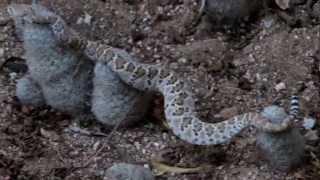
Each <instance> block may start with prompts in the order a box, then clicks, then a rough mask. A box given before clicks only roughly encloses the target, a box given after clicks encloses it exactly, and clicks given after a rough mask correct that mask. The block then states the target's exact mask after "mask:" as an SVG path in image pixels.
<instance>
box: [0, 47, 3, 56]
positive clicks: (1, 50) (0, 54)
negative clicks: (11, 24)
mask: <svg viewBox="0 0 320 180" xmlns="http://www.w3.org/2000/svg"><path fill="white" fill-rule="evenodd" d="M3 56H4V49H3V48H0V58H2V57H3Z"/></svg>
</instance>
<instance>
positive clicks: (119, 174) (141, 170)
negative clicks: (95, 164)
mask: <svg viewBox="0 0 320 180" xmlns="http://www.w3.org/2000/svg"><path fill="white" fill-rule="evenodd" d="M103 179H104V180H142V179H143V180H154V177H153V175H152V172H151V171H150V170H149V169H148V168H145V167H144V166H139V165H133V164H127V163H118V164H114V165H113V166H112V167H110V168H109V169H108V170H107V171H106V173H105V175H104V177H103Z"/></svg>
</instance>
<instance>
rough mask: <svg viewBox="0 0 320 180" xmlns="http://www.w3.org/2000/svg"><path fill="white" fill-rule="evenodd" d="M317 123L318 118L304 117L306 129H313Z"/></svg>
mask: <svg viewBox="0 0 320 180" xmlns="http://www.w3.org/2000/svg"><path fill="white" fill-rule="evenodd" d="M315 125H316V120H315V119H313V118H304V119H303V124H302V126H303V127H304V128H305V129H308V130H310V129H312V128H314V126H315Z"/></svg>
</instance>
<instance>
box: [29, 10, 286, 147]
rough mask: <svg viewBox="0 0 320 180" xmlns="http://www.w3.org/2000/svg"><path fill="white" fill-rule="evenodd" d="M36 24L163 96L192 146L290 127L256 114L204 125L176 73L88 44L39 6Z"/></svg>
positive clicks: (173, 122)
mask: <svg viewBox="0 0 320 180" xmlns="http://www.w3.org/2000/svg"><path fill="white" fill-rule="evenodd" d="M43 12H45V13H43ZM33 21H34V23H41V24H47V25H48V26H50V27H51V29H52V31H53V33H54V34H55V36H56V38H57V39H58V40H59V41H60V42H61V43H62V44H64V45H66V46H69V47H71V48H74V49H75V50H77V51H79V52H82V53H83V54H84V55H85V56H87V57H88V58H89V59H90V60H92V61H94V62H99V63H105V64H106V65H108V66H109V67H110V68H111V70H112V71H113V72H115V73H116V74H117V75H118V76H119V77H120V79H121V80H123V81H124V82H125V83H126V84H128V85H129V86H132V87H134V88H136V89H139V90H141V91H153V92H159V93H161V94H162V95H163V97H164V101H165V107H164V111H165V116H166V120H167V122H168V125H169V127H170V128H171V129H172V131H173V133H174V134H175V135H177V136H178V137H180V138H181V139H183V140H185V141H187V142H189V143H192V144H198V145H210V144H221V143H225V142H228V141H229V140H231V139H232V137H234V136H235V135H236V134H238V133H239V132H241V131H242V130H243V129H244V128H246V127H248V126H251V125H253V126H255V127H257V128H262V129H263V130H266V131H281V130H283V129H286V128H287V127H288V125H289V120H284V121H283V122H282V123H281V124H277V125H275V124H272V123H270V122H269V121H268V120H267V119H266V118H264V117H262V116H261V115H260V113H256V112H249V113H244V114H241V115H238V116H235V117H232V118H230V119H228V120H225V121H223V122H218V123H206V122H203V121H201V120H200V119H199V118H198V116H197V114H196V111H195V101H194V98H193V97H194V95H193V93H192V91H191V86H190V84H189V83H187V82H186V81H184V80H183V79H182V78H180V77H179V76H178V75H177V74H176V73H174V72H172V71H169V70H167V69H166V68H163V67H162V66H161V65H149V64H143V63H140V62H138V61H137V60H136V59H135V58H134V57H132V56H131V55H129V53H127V52H126V51H124V50H121V49H117V48H113V47H111V46H109V45H106V44H100V43H98V42H94V41H90V40H87V39H85V38H83V37H81V36H79V35H78V34H77V33H76V32H75V31H74V30H72V29H70V28H69V27H68V26H67V25H66V23H65V22H64V21H63V20H62V19H61V18H60V17H59V16H57V15H55V14H53V13H50V12H48V11H47V10H46V9H45V8H44V7H42V6H39V5H37V6H36V7H35V8H34V19H33Z"/></svg>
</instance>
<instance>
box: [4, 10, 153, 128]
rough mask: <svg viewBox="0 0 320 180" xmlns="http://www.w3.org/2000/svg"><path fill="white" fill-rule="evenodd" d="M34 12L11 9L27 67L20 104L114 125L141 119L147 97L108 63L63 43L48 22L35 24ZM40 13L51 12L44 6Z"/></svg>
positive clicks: (19, 93) (19, 87) (20, 83)
mask: <svg viewBox="0 0 320 180" xmlns="http://www.w3.org/2000/svg"><path fill="white" fill-rule="evenodd" d="M31 10H32V9H31V5H22V4H20V5H17V4H15V5H10V6H9V7H8V11H9V13H10V15H11V17H12V18H13V20H14V21H15V26H16V30H17V34H18V36H19V37H20V38H21V39H22V40H23V42H24V44H23V45H24V48H25V57H26V62H27V66H28V69H29V71H28V74H27V75H25V76H24V77H23V78H22V79H20V80H19V81H18V83H17V90H16V95H17V97H18V99H19V100H20V101H21V103H22V104H28V105H34V106H42V105H44V104H46V105H49V106H51V107H53V108H55V109H57V110H60V111H63V112H67V113H69V114H71V115H73V116H74V117H76V118H80V119H83V118H84V117H88V115H89V116H90V115H92V114H94V115H95V117H96V118H97V120H98V121H100V122H102V123H104V124H106V125H110V126H113V125H116V124H118V123H119V122H120V121H123V120H124V122H122V125H127V124H129V123H132V122H134V121H136V120H138V119H141V118H142V117H143V115H144V113H145V112H146V107H147V106H146V104H147V103H148V96H145V95H143V94H142V93H141V92H139V91H137V90H135V89H133V88H130V87H128V86H127V85H126V84H124V83H123V82H122V81H121V80H120V79H119V78H118V77H117V76H116V75H115V74H114V73H113V72H111V71H110V70H109V69H108V67H107V66H106V65H104V64H100V63H97V65H95V64H94V63H93V62H92V61H90V60H88V59H86V58H85V57H84V56H81V55H79V52H74V51H73V50H70V49H68V48H65V47H60V45H59V43H58V42H57V41H56V39H55V37H54V36H53V34H52V32H51V30H50V28H49V27H48V26H46V25H40V24H35V23H31V20H30V18H31V14H32V13H30V12H31ZM41 13H44V14H47V13H51V12H49V11H47V10H46V9H45V8H43V9H41ZM92 112H93V113H92Z"/></svg>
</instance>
